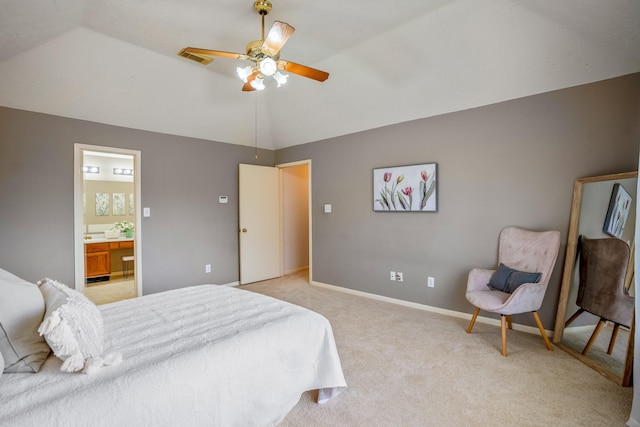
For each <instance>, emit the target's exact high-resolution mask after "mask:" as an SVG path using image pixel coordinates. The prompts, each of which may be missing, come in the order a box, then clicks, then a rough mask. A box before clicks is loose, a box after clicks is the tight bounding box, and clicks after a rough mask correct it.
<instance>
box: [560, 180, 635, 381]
mask: <svg viewBox="0 0 640 427" xmlns="http://www.w3.org/2000/svg"><path fill="white" fill-rule="evenodd" d="M637 180H638V172H637V171H636V172H627V173H620V174H613V175H603V176H596V177H589V178H580V179H577V180H576V181H575V183H574V187H573V203H572V206H571V217H570V222H569V234H568V236H567V252H566V256H565V264H564V270H563V273H562V284H561V291H560V299H559V302H558V313H557V315H556V326H555V331H554V336H553V342H554V343H555V344H556V345H557V346H558V347H560V348H561V349H563V350H565V351H566V352H568V353H569V354H571V355H572V356H575V357H576V358H578V359H579V360H580V361H582V362H583V363H585V364H586V365H588V366H590V367H592V368H593V369H595V370H597V371H598V372H600V373H601V374H602V375H604V376H606V377H607V378H609V379H611V380H612V381H614V382H616V383H618V384H620V385H622V386H629V385H630V384H631V377H632V375H631V373H632V367H633V346H634V343H633V329H634V323H635V320H632V321H631V325H630V327H620V328H619V329H618V328H616V329H617V330H616V331H614V325H613V323H612V322H605V323H604V324H603V326H601V327H600V328H599V333H597V334H596V335H597V338H596V339H595V340H593V341H592V340H591V337H592V334H593V332H594V330H595V329H596V328H597V325H598V323H599V320H600V317H598V316H595V315H593V314H591V313H589V312H588V311H585V312H583V313H582V314H580V315H578V316H577V317H576V316H574V314H576V312H578V310H579V309H580V308H581V307H579V306H578V305H577V298H578V287H579V282H580V276H579V267H580V265H579V264H580V250H579V240H580V236H585V237H587V238H591V239H615V238H620V239H621V240H624V241H625V242H626V243H627V244H628V245H629V246H630V248H631V251H630V253H631V255H630V260H629V266H628V268H627V270H626V272H624V277H625V279H624V284H625V287H626V288H627V291H625V292H628V293H629V295H630V296H634V274H633V273H634V272H633V265H634V251H635V242H634V236H635V224H636V218H635V216H636V212H635V205H636V189H637ZM616 184H618V185H616ZM620 187H622V188H623V189H624V190H625V191H626V193H628V196H629V197H630V198H631V203H630V206H629V210H628V211H627V212H626V222H624V226H623V227H621V228H620V229H618V230H616V232H615V233H612V231H611V229H610V228H608V224H609V223H610V220H611V209H610V205H612V204H611V203H610V202H611V201H612V195H613V197H614V200H615V197H616V196H617V195H618V194H619V192H620ZM612 206H613V205H612ZM632 311H633V309H632ZM632 315H633V314H631V316H632ZM572 317H573V319H575V320H571V321H570V322H569V324H567V321H568V320H569V319H571V318H572ZM615 333H617V335H616V338H615V340H613V341H612V339H611V338H612V336H613V335H614V334H615ZM590 341H591V343H590ZM611 342H614V345H611Z"/></svg>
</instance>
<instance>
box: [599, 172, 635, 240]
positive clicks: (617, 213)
mask: <svg viewBox="0 0 640 427" xmlns="http://www.w3.org/2000/svg"><path fill="white" fill-rule="evenodd" d="M630 208H631V195H630V194H629V193H628V192H627V190H625V188H624V187H623V186H622V185H620V184H618V183H616V184H613V191H612V192H611V200H609V208H608V209H607V216H606V217H605V220H604V227H602V231H604V232H605V233H607V234H610V235H611V236H613V237H617V238H621V237H622V232H623V231H624V226H625V224H626V222H627V216H629V209H630Z"/></svg>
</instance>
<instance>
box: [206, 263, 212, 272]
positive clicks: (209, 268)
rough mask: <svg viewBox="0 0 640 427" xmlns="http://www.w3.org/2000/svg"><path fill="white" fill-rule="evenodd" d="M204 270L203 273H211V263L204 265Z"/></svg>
mask: <svg viewBox="0 0 640 427" xmlns="http://www.w3.org/2000/svg"><path fill="white" fill-rule="evenodd" d="M204 272H205V273H211V264H207V265H205V266H204Z"/></svg>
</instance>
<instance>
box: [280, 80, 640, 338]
mask: <svg viewBox="0 0 640 427" xmlns="http://www.w3.org/2000/svg"><path fill="white" fill-rule="evenodd" d="M639 95H640V75H639V74H635V75H631V76H626V77H622V78H617V79H612V80H608V81H603V82H599V83H594V84H590V85H585V86H579V87H575V88H569V89H565V90H560V91H555V92H550V93H546V94H541V95H537V96H532V97H527V98H523V99H518V100H514V101H508V102H504V103H500V104H495V105H490V106H487V107H482V108H477V109H473V110H467V111H462V112H457V113H453V114H447V115H443V116H439V117H433V118H428V119H423V120H417V121H413V122H408V123H404V124H398V125H393V126H388V127H385V128H380V129H375V130H370V131H367V132H361V133H357V134H352V135H347V136H343V137H338V138H333V139H329V140H326V141H320V142H315V143H310V144H305V145H299V146H295V147H290V148H287V149H284V150H279V151H277V152H276V162H277V163H286V162H291V161H296V160H302V159H311V160H312V168H311V171H312V188H313V190H312V197H313V212H312V214H313V280H315V281H318V282H322V283H327V284H331V285H336V286H342V287H346V288H350V289H355V290H359V291H364V292H369V293H373V294H378V295H383V296H388V297H392V298H398V299H402V300H407V301H412V302H417V303H421V304H427V305H431V306H436V307H441V308H445V309H450V310H455V311H460V312H471V311H472V307H471V305H470V304H469V303H468V302H467V301H466V299H465V297H464V294H465V289H466V280H467V274H468V272H469V270H470V269H471V268H473V267H485V268H492V267H494V266H495V265H496V261H497V240H498V233H499V232H500V230H501V229H502V228H503V227H504V226H507V225H518V226H522V227H526V228H530V229H534V230H545V229H556V230H559V231H560V232H561V233H562V241H563V244H562V247H561V249H560V256H559V257H558V261H557V264H556V268H555V270H554V274H553V276H552V278H551V282H550V286H549V289H548V292H547V294H546V297H545V302H544V304H543V307H542V309H541V310H540V315H541V318H542V321H543V323H544V326H545V328H547V329H553V326H554V321H555V317H554V316H555V312H556V308H557V300H558V294H559V283H560V278H561V273H562V271H561V270H562V265H563V262H564V251H565V249H566V238H567V229H568V222H569V213H570V208H571V198H572V190H573V182H574V180H575V179H576V178H580V177H585V176H594V175H602V174H606V173H614V172H626V171H632V170H637V167H638V143H639V141H640V108H639ZM381 102H384V101H381ZM427 162H437V163H438V175H439V183H438V192H439V194H438V199H439V200H438V205H439V206H438V208H439V211H438V212H437V213H388V212H376V213H374V212H373V209H372V206H373V202H372V198H373V194H372V192H373V184H372V175H373V173H372V170H373V168H378V167H385V166H399V165H411V164H418V163H427ZM324 203H331V204H332V205H333V213H330V214H325V213H323V209H322V206H323V204H324ZM391 270H393V271H402V272H403V273H404V282H403V283H398V282H391V281H390V280H389V271H391ZM427 276H435V279H436V286H435V288H433V289H430V288H427V286H426V282H427ZM484 314H485V315H487V313H484ZM516 317H517V318H516V319H514V321H516V322H518V323H523V324H529V325H534V323H533V321H532V319H531V316H530V315H520V316H516Z"/></svg>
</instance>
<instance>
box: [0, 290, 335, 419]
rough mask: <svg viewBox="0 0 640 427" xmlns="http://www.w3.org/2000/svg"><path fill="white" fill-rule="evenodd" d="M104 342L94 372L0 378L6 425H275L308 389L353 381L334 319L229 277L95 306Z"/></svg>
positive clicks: (48, 367)
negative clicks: (113, 357) (229, 281)
mask: <svg viewBox="0 0 640 427" xmlns="http://www.w3.org/2000/svg"><path fill="white" fill-rule="evenodd" d="M98 310H99V312H100V315H101V317H102V320H103V324H104V333H103V336H104V351H105V352H110V351H115V352H120V353H121V354H122V361H121V362H120V363H119V364H117V365H115V366H104V367H101V368H100V369H99V370H97V371H96V372H94V373H92V374H91V375H86V374H82V373H79V372H74V373H69V372H62V371H61V370H60V368H61V365H62V361H61V360H60V359H59V358H58V357H56V356H54V355H53V354H51V355H49V356H48V357H47V358H46V361H45V362H44V364H43V365H42V366H41V369H40V370H39V372H37V373H4V374H3V375H2V376H0V425H2V426H32V425H34V426H35V425H47V426H57V425H59V426H76V425H78V426H81V425H82V426H88V425H91V426H103V425H104V426H123V425H131V426H133V425H139V426H145V425H146V426H151V425H153V426H182V425H189V426H204V425H206V426H270V425H276V424H278V423H279V422H280V421H281V420H282V419H283V418H284V417H285V416H286V414H287V413H288V412H289V411H290V410H291V409H292V408H293V407H294V406H295V405H296V403H297V402H298V400H299V398H300V396H301V394H302V393H303V392H305V391H308V390H316V389H317V390H319V391H318V402H319V403H324V402H326V401H327V400H329V399H331V398H332V397H334V396H336V395H338V394H339V393H340V392H341V391H342V390H344V388H345V387H346V382H345V379H344V376H343V372H342V368H341V364H340V359H339V355H338V352H337V349H336V345H335V340H334V336H333V332H332V329H331V325H330V324H329V322H328V320H327V319H326V318H324V317H323V316H321V315H320V314H318V313H315V312H313V311H310V310H307V309H305V308H302V307H299V306H296V305H293V304H289V303H286V302H283V301H280V300H277V299H274V298H271V297H268V296H264V295H260V294H256V293H253V292H250V291H245V290H242V289H237V288H231V287H227V286H216V285H200V286H192V287H187V288H181V289H177V290H172V291H167V292H162V293H158V294H152V295H148V296H144V297H141V298H136V299H131V300H125V301H120V302H116V303H112V304H106V305H103V306H98Z"/></svg>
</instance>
